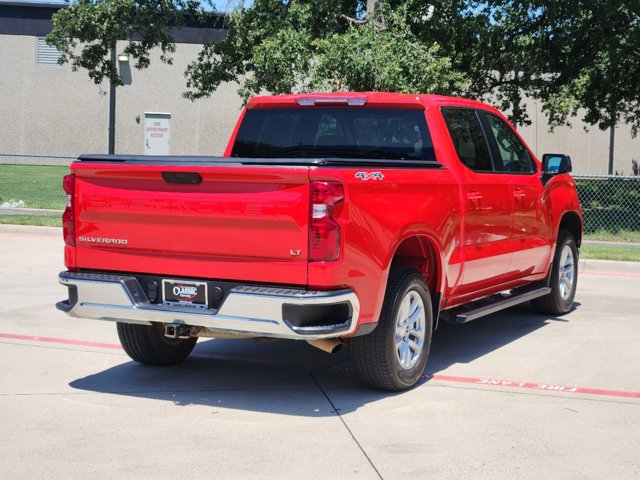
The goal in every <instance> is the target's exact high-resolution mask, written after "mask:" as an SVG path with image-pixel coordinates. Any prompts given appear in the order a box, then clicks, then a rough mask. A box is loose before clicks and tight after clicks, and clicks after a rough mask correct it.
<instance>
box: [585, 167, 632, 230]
mask: <svg viewBox="0 0 640 480" xmlns="http://www.w3.org/2000/svg"><path fill="white" fill-rule="evenodd" d="M573 178H574V179H575V180H576V185H577V188H578V196H579V197H580V203H581V205H582V211H583V213H584V231H585V234H586V235H587V236H594V235H600V236H602V237H603V238H605V239H606V238H607V237H609V236H614V237H615V239H616V240H622V241H624V240H629V239H632V240H635V239H638V238H640V176H636V177H623V176H617V175H574V176H573Z"/></svg>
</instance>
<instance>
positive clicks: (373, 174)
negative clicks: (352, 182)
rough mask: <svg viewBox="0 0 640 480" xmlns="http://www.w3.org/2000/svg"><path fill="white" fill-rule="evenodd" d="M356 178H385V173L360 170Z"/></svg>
mask: <svg viewBox="0 0 640 480" xmlns="http://www.w3.org/2000/svg"><path fill="white" fill-rule="evenodd" d="M356 178H359V179H360V180H383V179H384V175H383V174H382V172H358V173H356Z"/></svg>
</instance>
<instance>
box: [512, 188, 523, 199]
mask: <svg viewBox="0 0 640 480" xmlns="http://www.w3.org/2000/svg"><path fill="white" fill-rule="evenodd" d="M524 197H525V193H524V192H523V191H522V190H520V189H519V188H516V189H515V190H514V191H513V198H515V199H516V202H518V203H522V202H524Z"/></svg>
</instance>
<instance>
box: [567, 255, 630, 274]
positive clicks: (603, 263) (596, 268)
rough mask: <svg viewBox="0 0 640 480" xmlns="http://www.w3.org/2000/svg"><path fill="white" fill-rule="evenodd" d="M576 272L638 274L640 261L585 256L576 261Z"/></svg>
mask: <svg viewBox="0 0 640 480" xmlns="http://www.w3.org/2000/svg"><path fill="white" fill-rule="evenodd" d="M578 272H581V273H582V272H593V273H622V274H632V275H640V262H621V261H616V260H593V259H590V258H585V259H581V260H579V261H578Z"/></svg>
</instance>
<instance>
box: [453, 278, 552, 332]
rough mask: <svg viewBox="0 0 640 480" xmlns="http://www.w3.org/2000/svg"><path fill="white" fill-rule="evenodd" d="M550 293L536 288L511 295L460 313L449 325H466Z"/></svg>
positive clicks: (546, 288) (547, 289)
mask: <svg viewBox="0 0 640 480" xmlns="http://www.w3.org/2000/svg"><path fill="white" fill-rule="evenodd" d="M550 292H551V288H549V287H544V288H538V289H536V290H529V291H528V292H522V293H518V294H516V295H512V296H510V297H507V298H504V299H502V300H497V301H495V302H492V303H489V304H486V305H483V306H481V307H478V308H475V309H473V310H465V311H462V312H460V313H458V314H457V315H456V316H455V318H453V319H452V321H451V322H450V323H455V324H461V323H467V322H470V321H471V320H475V319H476V318H480V317H484V316H485V315H490V314H492V313H495V312H499V311H500V310H504V309H505V308H509V307H513V306H514V305H518V304H520V303H524V302H527V301H529V300H533V299H534V298H538V297H542V296H544V295H547V294H548V293H550Z"/></svg>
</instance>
